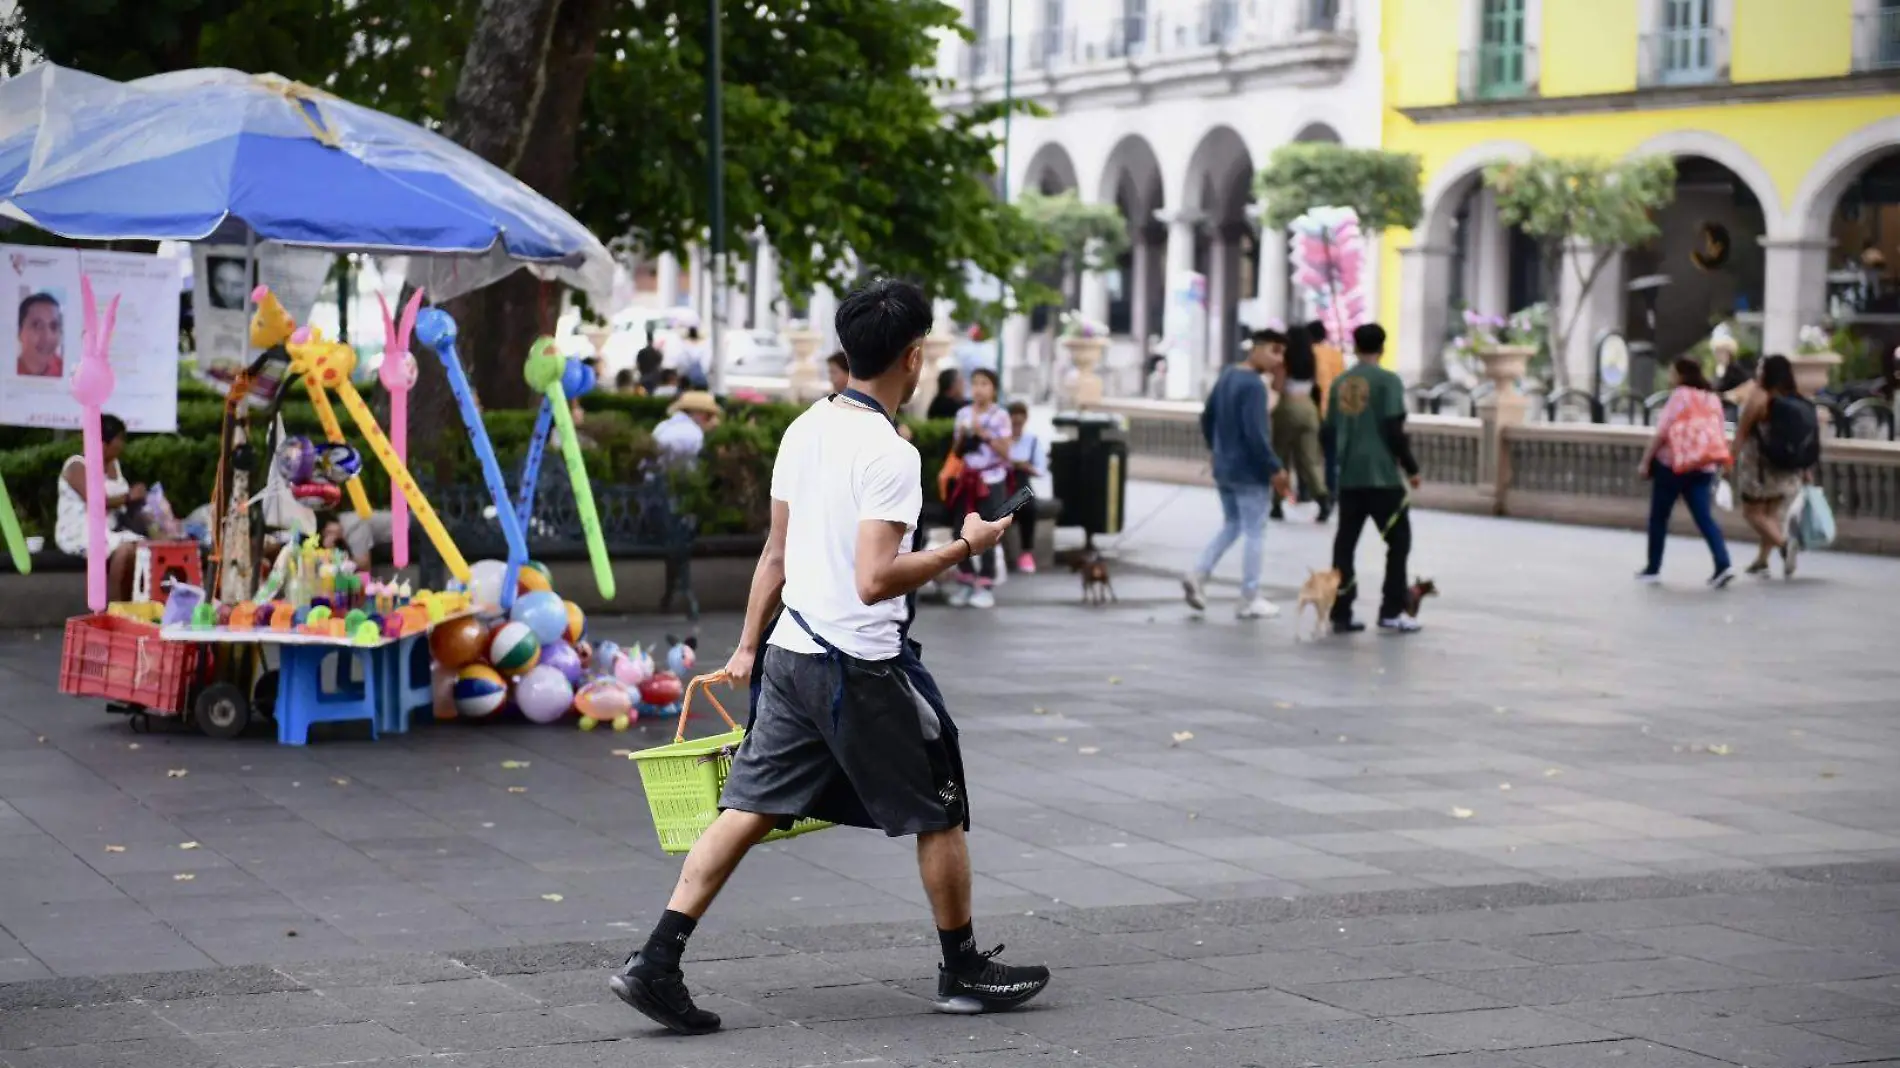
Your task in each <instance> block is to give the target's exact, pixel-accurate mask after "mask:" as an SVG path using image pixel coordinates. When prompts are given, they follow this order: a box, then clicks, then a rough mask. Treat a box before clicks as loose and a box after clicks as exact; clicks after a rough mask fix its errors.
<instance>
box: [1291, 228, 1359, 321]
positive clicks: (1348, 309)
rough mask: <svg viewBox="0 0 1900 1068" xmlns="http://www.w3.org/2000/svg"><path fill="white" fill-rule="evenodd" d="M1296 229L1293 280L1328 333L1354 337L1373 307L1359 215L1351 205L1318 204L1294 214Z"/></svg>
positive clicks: (1293, 245)
mask: <svg viewBox="0 0 1900 1068" xmlns="http://www.w3.org/2000/svg"><path fill="white" fill-rule="evenodd" d="M1292 230H1293V240H1292V243H1291V247H1290V255H1289V258H1290V259H1291V260H1292V265H1293V283H1294V285H1296V286H1298V287H1299V289H1300V293H1301V295H1302V296H1303V297H1304V298H1305V302H1306V304H1307V305H1308V306H1309V307H1312V308H1314V309H1316V310H1317V312H1318V316H1317V317H1318V319H1319V320H1320V321H1321V322H1323V323H1325V324H1326V332H1327V334H1329V335H1330V336H1332V337H1334V338H1338V339H1348V338H1351V337H1352V331H1353V328H1354V327H1357V326H1360V325H1362V324H1364V323H1365V322H1366V321H1367V320H1368V319H1369V318H1370V312H1371V306H1370V303H1369V301H1368V300H1367V297H1366V288H1365V277H1364V276H1365V262H1366V246H1365V239H1364V235H1363V234H1362V233H1361V231H1360V229H1359V214H1358V213H1357V212H1355V211H1353V210H1352V209H1351V208H1314V209H1313V210H1311V211H1309V212H1307V213H1306V214H1304V215H1302V216H1300V217H1299V218H1297V219H1294V220H1293V224H1292Z"/></svg>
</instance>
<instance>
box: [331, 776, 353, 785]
mask: <svg viewBox="0 0 1900 1068" xmlns="http://www.w3.org/2000/svg"><path fill="white" fill-rule="evenodd" d="M330 781H331V782H333V783H335V784H336V785H338V786H348V785H349V784H350V780H348V779H344V778H334V779H331V780H330Z"/></svg>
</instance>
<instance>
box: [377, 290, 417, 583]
mask: <svg viewBox="0 0 1900 1068" xmlns="http://www.w3.org/2000/svg"><path fill="white" fill-rule="evenodd" d="M376 303H377V305H378V306H380V307H381V308H382V309H383V365H382V368H381V369H380V371H379V372H378V374H379V375H380V376H381V378H382V382H383V389H385V390H387V391H388V392H389V444H390V445H391V446H392V447H393V448H394V449H395V450H396V456H397V457H398V458H400V459H401V460H402V461H403V462H404V463H408V462H409V390H410V389H411V388H412V387H413V386H414V385H415V384H416V358H415V357H414V356H411V355H409V335H410V334H412V333H414V332H415V329H416V311H417V310H418V309H420V308H421V307H422V290H420V289H418V290H416V293H415V296H412V297H410V298H409V304H408V306H406V307H405V308H403V310H402V326H401V327H400V328H398V327H397V325H396V323H395V321H394V320H392V319H391V318H390V316H389V302H388V301H386V300H384V299H383V295H382V294H381V293H378V294H376ZM389 536H390V546H389V554H390V556H391V558H392V560H393V562H394V563H395V565H396V566H397V567H408V566H409V502H408V500H407V499H405V498H404V497H403V495H402V490H401V488H400V487H397V486H395V485H393V484H392V485H391V486H390V487H389Z"/></svg>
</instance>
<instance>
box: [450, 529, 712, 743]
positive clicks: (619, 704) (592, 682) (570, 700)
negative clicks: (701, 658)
mask: <svg viewBox="0 0 1900 1068" xmlns="http://www.w3.org/2000/svg"><path fill="white" fill-rule="evenodd" d="M507 573H508V565H506V564H505V563H503V562H502V561H500V560H480V561H477V562H476V563H475V564H473V565H472V566H471V567H470V568H469V586H468V596H469V599H470V601H471V602H472V603H473V604H474V605H475V608H476V611H477V614H476V615H471V616H463V617H461V618H459V619H450V620H446V621H444V622H442V623H440V624H438V625H437V626H436V628H435V629H434V631H432V632H431V633H430V635H429V651H430V654H431V655H432V656H433V657H434V658H435V665H436V670H437V672H438V677H453V679H454V682H453V684H452V685H451V687H450V692H451V694H452V696H453V700H454V704H455V711H456V713H457V714H458V715H459V716H461V717H463V718H466V719H484V718H487V717H490V716H493V715H495V714H496V713H497V712H500V711H502V710H503V709H504V708H506V707H508V706H509V705H511V704H512V705H513V707H514V708H515V709H516V710H517V711H519V712H520V713H521V715H522V716H523V717H525V718H527V719H529V720H532V721H533V722H535V723H554V722H556V721H558V720H560V719H562V718H564V717H566V716H567V715H568V714H569V713H570V712H571V713H573V714H574V715H576V716H577V717H579V721H580V723H579V725H580V728H581V729H582V730H593V729H594V728H595V727H597V726H600V725H601V724H609V725H611V726H612V727H613V729H614V730H625V729H627V727H628V726H629V725H631V724H632V723H633V721H634V720H636V719H638V718H639V717H640V716H642V715H645V716H676V715H678V714H679V711H680V699H681V697H682V696H683V695H684V689H685V687H684V684H683V683H681V681H680V680H681V678H682V677H683V676H685V675H688V674H690V673H691V671H692V667H693V663H694V660H695V657H696V654H695V651H694V646H693V640H692V639H690V638H689V639H687V640H686V641H684V642H678V641H675V640H673V639H672V638H671V637H668V639H667V645H668V649H667V651H666V653H665V667H664V668H656V666H655V663H654V658H653V657H652V656H650V655H649V654H647V653H646V652H645V651H643V650H642V649H641V648H640V646H638V645H635V646H633V647H632V648H631V649H623V648H621V647H620V646H619V645H617V644H615V643H614V642H611V641H603V642H601V643H599V644H598V645H595V644H593V643H591V642H589V641H588V640H587V637H586V633H587V618H586V615H585V614H584V613H582V611H581V609H580V607H579V606H578V605H576V604H575V603H574V602H572V601H566V600H562V599H561V595H560V594H558V593H556V592H554V590H553V588H552V584H551V582H550V581H549V578H548V571H547V568H546V567H545V566H544V565H542V564H539V563H535V562H533V561H530V562H528V563H527V564H525V565H523V566H522V568H521V571H520V574H519V576H518V578H517V579H516V589H515V591H514V593H515V596H514V603H513V605H512V606H511V607H510V608H509V609H508V611H507V613H506V614H503V613H502V612H501V601H502V597H501V592H502V591H501V584H502V583H503V582H505V581H506V580H507Z"/></svg>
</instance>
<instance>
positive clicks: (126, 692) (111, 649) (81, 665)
mask: <svg viewBox="0 0 1900 1068" xmlns="http://www.w3.org/2000/svg"><path fill="white" fill-rule="evenodd" d="M197 652H198V650H197V648H196V647H195V646H193V645H191V644H189V643H187V642H168V641H166V640H165V639H163V638H161V637H159V636H158V628H157V627H156V626H154V625H152V624H150V623H141V622H139V621H137V620H133V619H125V618H122V617H120V616H114V615H107V614H105V613H98V614H95V615H89V616H74V617H73V618H71V619H69V620H67V621H66V647H65V650H64V652H63V653H62V654H61V656H60V661H59V692H60V693H64V694H71V695H73V696H74V697H98V698H103V699H105V700H107V701H124V702H126V703H128V704H134V705H142V706H144V707H145V708H148V709H150V710H152V711H155V712H173V713H176V712H181V711H183V710H184V708H185V701H186V699H187V698H188V697H189V696H190V694H189V691H190V687H191V681H192V676H193V674H194V669H195V668H196V666H197V662H198V660H197Z"/></svg>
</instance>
